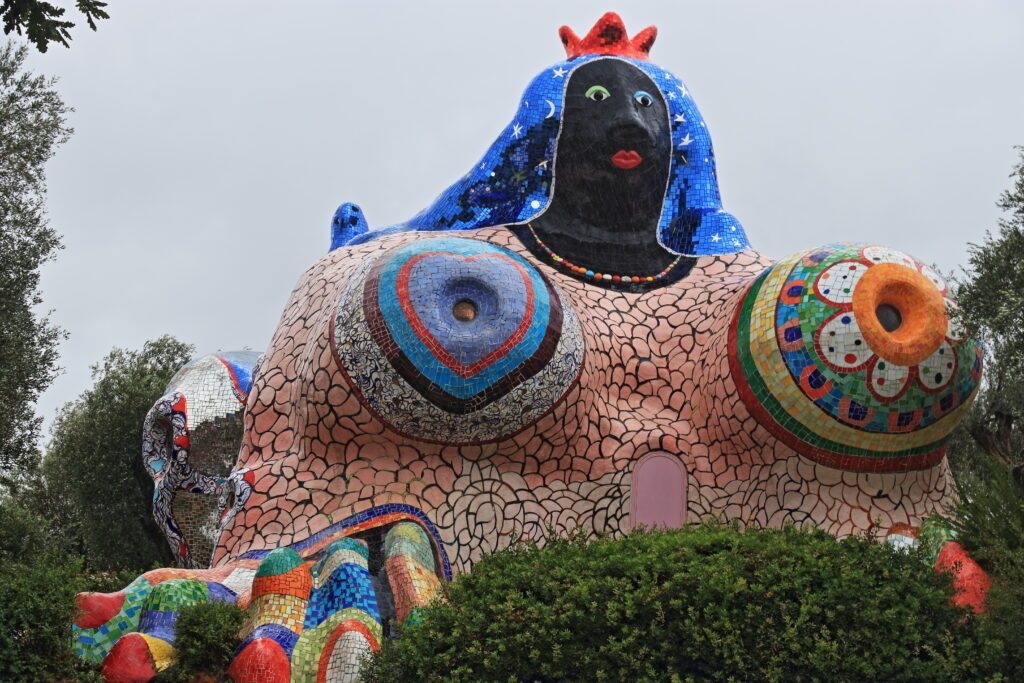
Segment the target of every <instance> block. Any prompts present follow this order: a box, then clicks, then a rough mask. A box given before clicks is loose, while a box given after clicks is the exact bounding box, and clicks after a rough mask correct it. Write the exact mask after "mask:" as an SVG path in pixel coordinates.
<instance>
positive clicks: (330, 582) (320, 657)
mask: <svg viewBox="0 0 1024 683" xmlns="http://www.w3.org/2000/svg"><path fill="white" fill-rule="evenodd" d="M369 556H370V553H369V550H368V549H367V547H366V543H364V542H363V541H360V540H357V539H354V538H342V539H340V540H337V541H335V542H334V543H332V544H331V545H330V546H328V548H327V551H326V553H325V554H324V557H323V559H321V560H320V561H319V562H318V563H317V564H316V565H315V566H314V567H313V593H312V595H311V596H310V600H309V609H308V610H307V612H306V623H305V629H304V630H303V632H302V635H301V636H300V637H299V642H298V643H297V644H296V645H295V652H294V654H293V655H292V681H293V682H294V683H343V682H344V683H348V682H349V681H356V680H358V677H359V664H360V661H361V660H362V658H363V657H364V656H366V655H368V654H369V653H371V652H376V651H377V650H379V649H380V641H381V623H380V612H379V609H378V607H377V597H376V594H375V593H374V589H373V582H372V580H371V578H370V572H369V569H368V568H367V563H368V561H369Z"/></svg>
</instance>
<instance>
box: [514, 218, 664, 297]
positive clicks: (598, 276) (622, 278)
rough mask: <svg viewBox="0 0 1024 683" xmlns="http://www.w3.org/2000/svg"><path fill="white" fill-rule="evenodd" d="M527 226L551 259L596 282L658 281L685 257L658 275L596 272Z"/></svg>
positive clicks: (538, 244) (530, 226) (570, 270)
mask: <svg viewBox="0 0 1024 683" xmlns="http://www.w3.org/2000/svg"><path fill="white" fill-rule="evenodd" d="M526 226H527V227H528V228H530V234H531V235H532V236H533V239H534V240H535V241H536V242H537V246H539V247H540V248H541V250H542V251H543V252H544V253H545V254H547V255H548V257H549V258H550V259H551V261H552V262H553V263H555V264H557V265H560V266H562V267H563V268H565V269H566V270H567V271H569V272H570V273H576V274H577V275H583V276H584V277H587V278H590V279H591V280H594V281H595V282H612V283H615V282H619V283H622V282H627V283H637V284H639V283H641V282H657V281H658V280H661V279H662V278H664V277H665V276H666V275H668V274H669V272H670V271H671V270H672V269H673V268H675V267H676V266H677V265H678V264H679V261H680V260H681V259H682V258H683V257H682V255H680V256H677V257H676V258H675V259H673V260H672V263H670V264H668V266H667V267H666V268H665V270H663V271H661V272H660V273H658V274H657V275H647V276H643V275H611V274H609V273H596V272H594V271H593V270H588V269H587V268H583V267H582V266H577V265H576V264H575V263H571V262H570V261H566V260H565V259H564V258H562V257H561V256H559V255H558V254H556V253H555V252H554V251H552V250H551V247H549V246H548V245H546V244H544V242H543V241H541V239H540V237H538V236H537V231H536V230H534V229H533V226H532V225H530V224H529V223H527V224H526Z"/></svg>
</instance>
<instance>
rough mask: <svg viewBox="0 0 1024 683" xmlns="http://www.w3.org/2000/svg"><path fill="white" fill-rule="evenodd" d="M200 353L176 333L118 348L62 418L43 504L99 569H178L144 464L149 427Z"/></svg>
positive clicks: (48, 459) (46, 468) (50, 451)
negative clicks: (176, 378) (177, 377)
mask: <svg viewBox="0 0 1024 683" xmlns="http://www.w3.org/2000/svg"><path fill="white" fill-rule="evenodd" d="M192 352H193V348H192V346H190V345H188V344H185V343H184V342H181V341H178V340H177V339H175V338H174V337H171V336H163V337H160V338H158V339H155V340H152V341H149V342H146V344H145V345H144V346H143V347H142V350H141V351H131V350H126V349H117V348H115V349H114V350H113V351H111V352H110V353H109V354H108V355H107V357H106V358H104V359H103V361H102V363H99V364H97V365H94V366H93V380H94V383H93V386H92V388H90V389H87V390H86V391H85V392H83V393H82V395H81V396H79V397H78V398H77V399H76V400H75V401H72V402H71V403H68V404H67V405H65V406H64V408H63V409H62V410H61V412H60V414H59V415H58V416H57V420H56V422H55V423H54V426H53V436H52V439H51V441H50V443H49V445H48V447H47V450H46V455H45V456H44V458H43V464H42V474H43V486H42V490H41V491H39V493H38V496H39V497H38V499H37V500H38V501H39V502H41V503H42V504H44V505H46V506H47V507H48V508H49V509H50V511H51V513H56V515H58V516H59V517H60V518H59V519H57V520H55V524H56V525H58V531H59V532H60V533H61V534H62V535H64V536H65V537H72V539H71V540H72V545H73V544H74V542H75V541H77V542H78V543H80V551H81V552H82V554H83V555H84V556H85V561H86V564H87V565H88V566H89V567H91V568H95V569H144V568H147V567H150V566H152V565H153V564H156V563H160V564H172V563H173V558H172V557H171V556H170V551H169V549H168V547H167V542H166V540H165V539H164V535H163V533H162V532H161V531H160V529H159V527H157V525H156V523H155V522H154V521H153V514H152V509H151V504H152V499H153V482H152V480H151V479H150V478H149V475H148V474H146V471H145V468H144V467H143V464H142V456H141V449H142V423H143V420H144V419H145V417H146V413H147V412H148V411H149V409H150V408H151V407H152V406H153V403H154V402H155V401H156V400H157V399H158V398H159V397H160V396H161V395H162V394H163V392H164V389H165V387H166V386H167V383H168V381H170V379H171V377H172V376H173V375H174V373H175V372H176V371H177V370H178V369H179V368H180V367H181V366H182V365H184V364H185V363H186V362H188V360H189V358H190V357H191V355H192Z"/></svg>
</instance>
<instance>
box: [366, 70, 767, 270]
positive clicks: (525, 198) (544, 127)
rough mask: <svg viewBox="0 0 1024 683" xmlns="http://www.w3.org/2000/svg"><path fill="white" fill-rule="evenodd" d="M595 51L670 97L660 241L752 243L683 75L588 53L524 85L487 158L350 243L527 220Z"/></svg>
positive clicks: (721, 249) (715, 250)
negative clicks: (578, 79) (576, 85)
mask: <svg viewBox="0 0 1024 683" xmlns="http://www.w3.org/2000/svg"><path fill="white" fill-rule="evenodd" d="M595 59H620V60H622V61H625V62H629V63H630V64H632V65H634V66H636V67H637V68H638V69H640V70H641V71H643V72H644V73H645V74H647V75H648V76H649V77H650V78H651V80H653V81H654V82H655V84H656V85H657V86H658V88H659V89H660V90H661V93H662V95H663V96H664V98H665V103H666V104H667V105H668V113H669V119H670V120H669V123H670V129H671V131H672V160H671V169H670V173H669V180H668V186H667V188H666V192H665V201H664V205H663V207H662V212H661V220H660V222H659V225H658V241H659V242H660V243H661V244H662V246H664V247H665V248H666V249H668V250H670V251H672V252H674V253H677V254H685V255H688V256H704V255H713V254H730V253H734V252H737V251H741V250H743V249H747V248H749V247H750V243H749V242H748V241H747V236H746V234H745V233H744V231H743V226H742V225H740V222H739V221H738V220H737V219H736V218H735V217H734V216H732V215H731V214H729V213H726V212H725V211H723V210H722V200H721V196H720V194H719V191H718V177H717V174H716V172H715V155H714V151H713V150H712V147H711V135H710V133H709V132H708V130H707V127H706V126H705V124H704V119H703V117H702V116H701V115H700V111H699V110H698V109H697V105H696V104H695V103H694V101H693V99H692V98H691V97H690V95H689V93H688V91H687V90H686V86H685V85H684V84H683V82H682V81H681V80H679V78H677V77H676V76H674V75H673V74H671V73H669V72H668V71H665V70H664V69H662V68H661V67H659V66H656V65H654V64H651V63H650V62H646V61H639V60H635V59H629V58H626V57H618V56H614V57H613V56H607V55H585V56H582V57H578V58H576V59H572V60H568V61H562V62H559V63H557V64H555V65H554V66H552V67H551V68H549V69H545V70H544V71H543V72H541V74H540V75H538V76H537V77H536V78H534V79H533V81H532V82H531V83H530V85H529V86H528V87H527V88H526V92H524V93H523V97H522V99H521V100H520V105H519V110H518V111H517V112H516V116H515V118H514V119H513V120H512V123H511V124H509V126H508V127H507V128H506V129H505V130H504V131H503V132H502V134H501V135H500V136H499V137H498V139H497V140H496V141H495V142H494V144H492V145H491V147H490V149H488V150H487V153H486V154H484V156H483V158H482V159H481V160H480V161H479V162H478V163H477V164H476V165H475V166H474V167H473V168H472V169H471V170H470V171H469V173H467V174H466V175H465V176H463V177H462V178H461V179H459V180H458V181H457V182H455V183H454V184H453V185H452V186H451V187H449V188H448V189H447V190H445V191H444V192H442V193H441V195H440V196H439V197H438V198H437V199H436V200H435V201H434V203H433V204H431V205H430V206H429V207H427V208H426V209H424V210H423V211H421V212H420V213H418V214H417V215H416V216H414V217H413V218H412V219H410V220H408V221H406V222H405V223H399V224H398V225H392V226H390V227H387V228H382V229H380V230H371V231H369V232H364V233H361V234H356V235H354V236H353V237H352V238H351V239H350V240H349V241H348V242H347V245H353V244H362V243H364V242H368V241H370V240H372V239H375V238H377V237H380V236H383V235H389V234H394V233H398V232H407V231H412V230H420V231H442V230H473V229H477V228H486V227H493V226H498V225H508V224H517V223H525V222H527V221H529V220H532V219H533V218H536V217H537V216H538V215H540V214H541V213H542V212H543V211H544V210H545V209H546V208H547V206H548V202H549V201H550V197H551V193H552V189H553V187H554V185H555V183H556V182H557V181H556V179H555V178H554V177H553V175H552V171H553V170H554V160H555V152H556V148H557V144H558V136H559V132H560V130H561V114H562V110H563V100H564V97H565V86H566V83H567V82H568V80H569V76H570V75H571V74H572V72H573V71H574V70H575V69H577V68H579V67H580V66H581V65H582V64H586V63H587V62H590V61H593V60H595Z"/></svg>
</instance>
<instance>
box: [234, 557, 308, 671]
mask: <svg viewBox="0 0 1024 683" xmlns="http://www.w3.org/2000/svg"><path fill="white" fill-rule="evenodd" d="M312 584H313V580H312V576H311V575H310V570H309V565H308V564H306V563H304V562H303V561H302V558H301V557H299V555H298V554H297V553H296V552H295V551H294V550H291V549H289V548H278V549H277V550H274V551H271V552H270V553H269V554H268V555H267V556H266V557H265V558H264V559H263V562H261V563H260V566H259V569H258V570H257V571H256V577H255V578H254V579H253V583H252V598H251V600H250V602H249V609H248V612H249V617H248V619H247V620H246V623H245V625H244V626H243V627H242V634H243V637H242V643H241V644H240V645H239V647H238V654H237V655H236V656H235V660H234V662H232V664H231V668H230V669H229V670H228V673H229V674H230V675H231V677H232V678H233V679H234V680H235V681H236V683H287V682H288V681H289V680H290V678H291V664H290V660H291V656H292V650H293V649H294V648H295V644H296V642H297V641H298V639H299V634H300V633H302V629H303V623H304V620H305V615H306V607H307V605H308V603H309V594H310V589H311V588H312Z"/></svg>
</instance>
